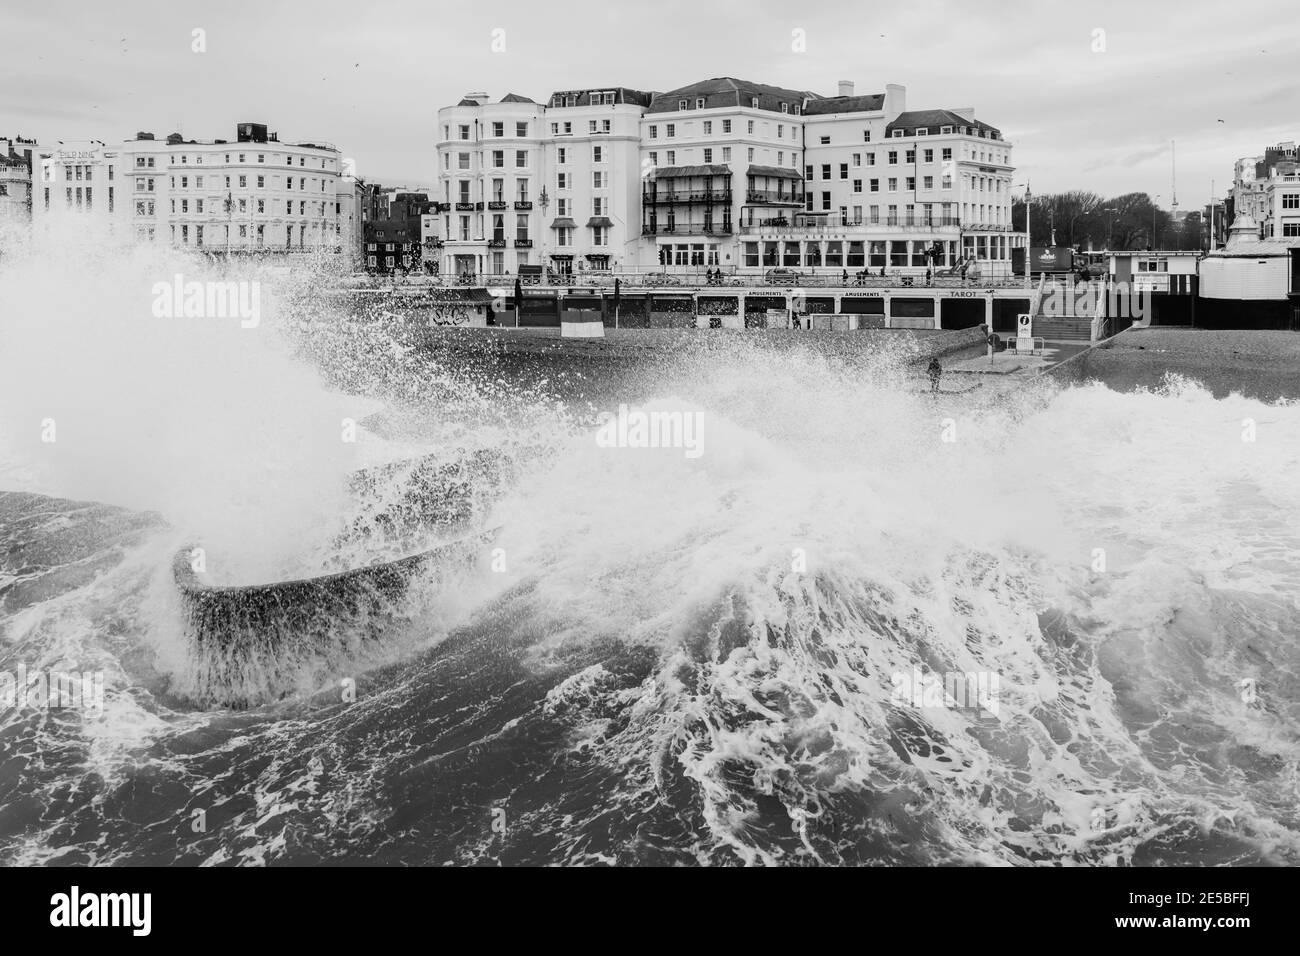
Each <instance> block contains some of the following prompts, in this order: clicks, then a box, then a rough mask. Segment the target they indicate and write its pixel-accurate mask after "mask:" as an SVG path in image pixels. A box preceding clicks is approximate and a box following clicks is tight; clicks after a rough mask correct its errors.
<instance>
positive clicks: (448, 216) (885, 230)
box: [438, 77, 1024, 277]
mask: <svg viewBox="0 0 1300 956" xmlns="http://www.w3.org/2000/svg"><path fill="white" fill-rule="evenodd" d="M524 120H527V122H528V130H529V135H528V136H527V137H524V138H516V139H515V140H513V141H512V139H511V137H510V136H509V133H510V131H511V128H512V123H514V122H516V121H519V122H522V121H524ZM438 121H439V125H440V129H439V132H440V139H439V141H438V170H439V176H440V179H441V184H440V195H439V198H440V200H441V201H442V202H443V203H444V204H446V205H447V206H448V208H447V209H446V210H445V211H444V222H443V233H444V237H445V241H446V248H445V249H444V251H443V256H442V259H443V268H444V270H445V271H446V270H455V271H461V272H464V271H474V272H478V273H483V272H486V273H496V272H497V271H499V270H502V269H504V270H505V271H513V270H515V269H517V268H518V266H519V265H521V264H545V265H547V266H549V267H551V268H553V269H555V270H556V271H559V272H562V273H563V272H567V271H569V270H571V269H572V270H574V271H577V270H580V269H583V268H595V269H606V268H608V269H614V270H618V269H633V268H641V269H664V270H667V271H684V272H695V271H702V270H704V269H707V268H716V267H721V268H724V269H726V270H728V271H730V270H735V271H755V272H757V271H764V270H767V269H770V268H773V267H776V266H781V267H787V268H795V269H798V270H800V271H804V272H818V271H820V272H839V271H854V272H856V271H859V270H862V269H864V268H866V269H872V270H875V271H877V272H878V271H879V270H880V269H886V270H890V271H894V272H902V273H909V274H920V273H924V272H925V271H926V269H927V268H945V267H947V268H953V267H956V266H958V265H959V264H965V265H966V267H967V268H968V269H972V268H973V272H972V274H973V275H980V276H986V277H994V276H1005V275H1009V274H1010V272H1011V249H1012V248H1013V247H1015V246H1021V245H1023V244H1024V237H1023V235H1020V234H1016V233H1013V232H1012V231H1011V183H1012V176H1013V174H1014V165H1013V162H1012V156H1011V150H1012V147H1011V144H1010V143H1008V142H1007V141H1006V140H1005V139H1003V138H1002V135H1001V133H1000V132H999V131H998V130H997V129H995V128H993V127H991V126H989V125H988V124H986V123H982V122H979V121H978V120H976V119H975V118H974V111H973V110H971V109H957V110H924V111H917V112H909V111H908V110H907V104H906V89H905V88H904V87H902V86H898V85H893V84H890V85H888V86H887V87H886V89H885V92H884V93H878V94H871V95H866V96H856V95H854V93H853V88H852V84H851V83H847V82H844V83H841V84H840V88H839V91H838V94H837V95H836V96H829V97H827V96H819V95H817V94H815V93H810V92H807V91H801V90H791V89H784V88H780V87H773V86H767V85H764V84H757V83H750V82H747V81H743V80H736V79H733V78H730V77H720V78H715V79H711V80H705V81H702V82H700V83H695V84H691V85H689V86H685V87H681V88H679V89H677V90H673V91H670V92H667V93H657V94H645V93H639V92H638V91H633V90H626V89H624V88H609V89H605V90H596V89H587V90H578V91H562V92H557V93H555V94H553V95H552V96H551V97H550V99H549V100H548V101H547V105H546V106H545V107H542V106H539V105H538V104H536V103H532V102H531V101H527V100H524V99H523V98H522V97H506V98H505V100H503V101H502V102H500V103H490V102H489V101H488V99H487V96H486V95H485V94H471V95H469V96H467V97H466V98H464V99H463V100H462V101H461V102H460V104H458V105H457V106H454V107H447V108H445V109H443V110H440V111H439V120H438ZM502 121H504V131H505V133H506V135H505V136H504V137H500V136H497V135H494V126H493V125H492V124H494V123H497V124H500V123H501V122H502ZM521 128H522V127H521ZM495 132H496V133H500V132H501V127H500V126H497V127H495ZM496 139H503V140H504V141H503V143H502V145H503V146H504V147H505V148H506V150H507V152H506V154H505V156H506V159H507V162H506V168H505V169H504V170H503V171H502V172H498V173H497V174H495V175H494V174H493V171H492V169H491V163H492V162H493V161H494V159H493V157H494V155H495V154H494V153H493V150H494V149H496V148H497V147H496V146H494V140H496ZM510 150H519V151H520V152H522V153H526V155H527V160H526V166H524V167H520V168H519V169H515V168H511V164H510V162H509V158H510V156H512V155H515V154H512V153H511V152H510ZM534 156H536V157H537V161H536V163H534V160H533V157H534ZM495 161H497V162H499V161H500V156H499V155H496V159H495ZM498 169H499V167H498ZM520 179H523V180H524V181H525V184H526V187H527V188H528V190H530V191H529V193H528V195H529V199H530V201H532V202H535V203H537V204H538V206H534V207H533V209H532V210H524V211H531V212H533V213H537V212H538V209H539V208H540V211H541V213H542V215H534V216H533V217H532V218H529V219H528V223H527V225H528V231H527V237H528V239H529V243H528V244H526V245H524V246H522V247H521V246H520V245H519V243H518V242H516V241H515V240H516V239H517V238H518V237H521V236H523V235H524V232H523V231H522V230H523V222H522V220H520V221H519V222H517V223H512V222H510V219H509V217H505V218H504V221H503V220H500V219H497V218H496V217H495V216H493V215H492V214H493V213H503V212H512V213H516V214H517V213H518V212H520V211H521V210H518V209H515V208H513V206H514V205H516V204H515V203H514V201H515V200H517V199H518V198H519V195H518V194H517V192H516V190H517V188H518V184H519V181H520ZM501 195H504V196H505V199H506V200H508V201H510V203H509V207H508V208H507V209H495V210H494V209H492V208H490V207H487V204H488V203H490V202H491V200H492V199H493V198H495V197H499V196H501ZM542 203H544V205H541V204H542ZM503 225H504V227H505V228H504V229H503V228H502V226H503ZM503 233H504V238H505V239H506V240H507V241H506V242H504V243H503V242H501V241H500V240H501V239H502V237H503ZM493 238H495V239H497V242H496V243H495V245H494V244H492V243H490V242H489V240H491V239H493ZM512 246H513V247H514V253H515V255H514V256H511V255H510V252H511V247H512Z"/></svg>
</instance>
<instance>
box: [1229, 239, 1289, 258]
mask: <svg viewBox="0 0 1300 956" xmlns="http://www.w3.org/2000/svg"><path fill="white" fill-rule="evenodd" d="M1292 249H1300V239H1292V238H1290V237H1288V238H1286V239H1241V240H1238V241H1237V242H1230V243H1228V245H1226V246H1224V247H1223V248H1222V249H1216V250H1214V251H1213V252H1211V253H1208V254H1207V255H1206V258H1207V259H1263V258H1267V257H1270V256H1289V255H1290V254H1291V250H1292Z"/></svg>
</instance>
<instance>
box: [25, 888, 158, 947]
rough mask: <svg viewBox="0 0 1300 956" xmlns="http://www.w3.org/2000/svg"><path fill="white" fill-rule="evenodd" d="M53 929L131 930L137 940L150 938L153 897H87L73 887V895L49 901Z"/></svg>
mask: <svg viewBox="0 0 1300 956" xmlns="http://www.w3.org/2000/svg"><path fill="white" fill-rule="evenodd" d="M50 907H51V908H50V925H51V926H60V927H77V926H129V927H130V928H131V931H132V935H134V936H148V935H149V931H150V929H151V928H152V923H153V920H152V915H151V910H152V908H153V894H151V893H86V894H85V895H82V893H81V890H80V889H79V888H78V887H76V886H74V887H73V888H72V892H70V893H55V894H54V895H53V896H51V897H50Z"/></svg>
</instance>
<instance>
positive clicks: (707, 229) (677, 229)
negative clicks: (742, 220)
mask: <svg viewBox="0 0 1300 956" xmlns="http://www.w3.org/2000/svg"><path fill="white" fill-rule="evenodd" d="M732 232H733V230H732V228H731V223H729V222H724V223H723V224H722V225H720V226H719V225H701V224H699V223H686V222H679V223H677V224H676V225H675V226H657V225H644V226H642V227H641V235H643V236H729V235H731V234H732Z"/></svg>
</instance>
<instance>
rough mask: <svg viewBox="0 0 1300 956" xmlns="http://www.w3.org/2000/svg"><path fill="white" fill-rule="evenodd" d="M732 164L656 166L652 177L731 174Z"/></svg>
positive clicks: (671, 177)
mask: <svg viewBox="0 0 1300 956" xmlns="http://www.w3.org/2000/svg"><path fill="white" fill-rule="evenodd" d="M730 175H731V167H730V166H719V165H717V164H716V163H715V164H714V165H712V166H656V167H655V169H654V172H653V173H651V177H650V178H652V179H684V178H686V177H687V176H730Z"/></svg>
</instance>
